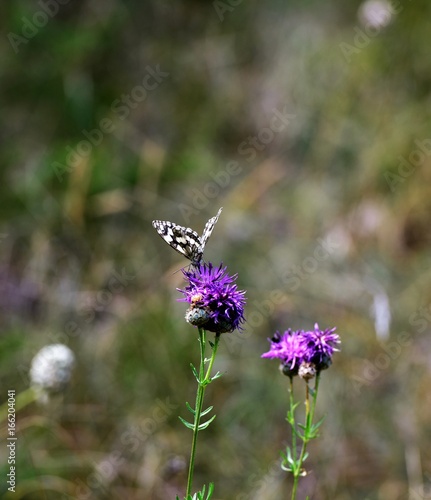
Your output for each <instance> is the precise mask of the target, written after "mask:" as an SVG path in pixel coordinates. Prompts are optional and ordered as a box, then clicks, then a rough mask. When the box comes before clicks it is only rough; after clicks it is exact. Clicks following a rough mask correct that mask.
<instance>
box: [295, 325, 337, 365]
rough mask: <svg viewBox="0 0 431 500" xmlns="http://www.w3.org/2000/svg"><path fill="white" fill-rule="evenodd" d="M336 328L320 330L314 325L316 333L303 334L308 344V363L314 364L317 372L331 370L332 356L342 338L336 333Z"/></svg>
mask: <svg viewBox="0 0 431 500" xmlns="http://www.w3.org/2000/svg"><path fill="white" fill-rule="evenodd" d="M335 330H336V328H330V329H329V328H327V329H326V330H320V329H319V325H318V324H317V323H316V324H315V325H314V331H309V332H305V333H304V334H303V337H304V342H305V344H306V346H307V347H306V361H308V362H310V363H314V364H315V365H316V369H317V370H324V369H326V368H329V367H330V366H331V364H332V355H333V354H334V351H338V349H336V347H335V346H336V344H339V343H340V342H341V341H340V337H339V336H338V335H337V334H336V333H334V332H335Z"/></svg>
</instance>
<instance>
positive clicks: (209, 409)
mask: <svg viewBox="0 0 431 500" xmlns="http://www.w3.org/2000/svg"><path fill="white" fill-rule="evenodd" d="M213 408H214V406H208V408H207V409H206V410H203V411H202V412H201V417H203V416H205V415H206V414H207V413H209V412H210V411H211V410H212V409H213Z"/></svg>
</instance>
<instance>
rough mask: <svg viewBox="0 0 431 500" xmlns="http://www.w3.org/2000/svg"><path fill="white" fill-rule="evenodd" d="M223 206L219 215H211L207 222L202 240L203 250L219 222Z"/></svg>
mask: <svg viewBox="0 0 431 500" xmlns="http://www.w3.org/2000/svg"><path fill="white" fill-rule="evenodd" d="M222 210H223V207H222V208H220V209H219V211H218V212H217V215H216V216H215V217H211V219H210V220H209V221H208V222H207V223H206V224H205V227H204V232H203V233H202V237H201V242H202V252H203V249H204V248H205V245H206V243H207V241H208V238H209V237H210V236H211V233H212V232H213V229H214V226H215V225H216V224H217V221H218V218H219V217H220V214H221V211H222Z"/></svg>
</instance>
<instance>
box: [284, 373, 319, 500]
mask: <svg viewBox="0 0 431 500" xmlns="http://www.w3.org/2000/svg"><path fill="white" fill-rule="evenodd" d="M319 380H320V373H317V375H316V382H315V385H314V390H313V391H312V395H313V399H312V402H311V407H310V387H309V385H308V381H307V382H306V386H305V429H304V437H303V438H302V447H301V453H300V455H299V459H298V462H297V463H296V468H295V472H294V476H293V488H292V496H291V500H295V498H296V490H297V488H298V481H299V477H300V475H301V473H302V463H303V461H304V457H305V454H306V452H307V444H308V443H309V441H310V440H311V439H312V438H311V437H310V433H311V427H312V425H313V419H314V411H315V409H316V401H317V392H318V389H319ZM290 404H291V405H292V402H291V403H290ZM294 443H295V441H294ZM295 459H296V455H295Z"/></svg>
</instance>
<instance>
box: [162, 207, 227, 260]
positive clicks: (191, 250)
mask: <svg viewBox="0 0 431 500" xmlns="http://www.w3.org/2000/svg"><path fill="white" fill-rule="evenodd" d="M222 210H223V207H222V208H220V209H219V211H218V212H217V215H216V216H215V217H211V219H210V220H209V221H208V222H207V223H206V224H205V227H204V232H203V233H202V236H199V235H198V233H197V232H196V231H193V229H190V228H189V227H183V226H179V225H178V224H175V223H174V222H169V221H167V220H153V227H154V229H155V230H156V231H157V232H158V233H159V235H160V236H161V237H162V238H163V239H164V240H165V241H166V243H167V244H168V245H170V246H171V247H172V248H173V249H174V250H176V251H177V252H178V253H180V254H181V255H184V257H187V259H189V260H190V261H191V262H192V265H193V266H199V264H200V262H201V260H202V256H203V253H204V250H205V245H206V243H207V241H208V238H209V237H210V236H211V233H212V232H213V229H214V226H215V225H216V224H217V221H218V218H219V217H220V214H221V211H222Z"/></svg>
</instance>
